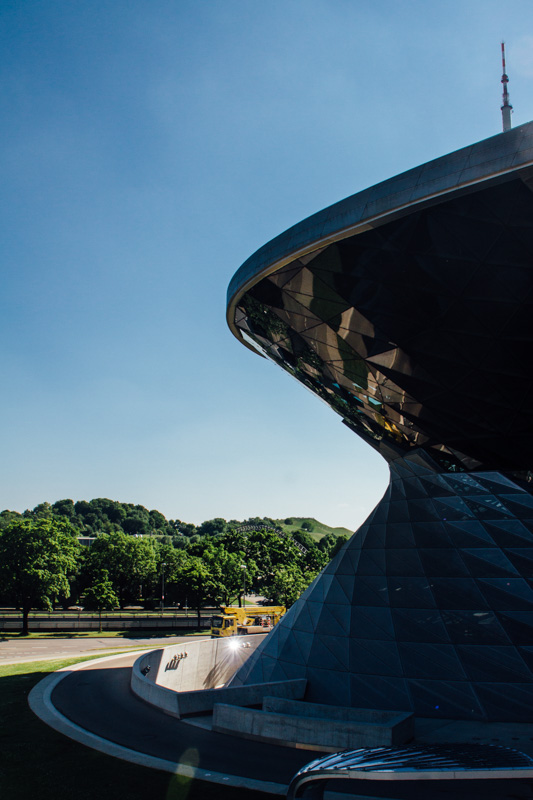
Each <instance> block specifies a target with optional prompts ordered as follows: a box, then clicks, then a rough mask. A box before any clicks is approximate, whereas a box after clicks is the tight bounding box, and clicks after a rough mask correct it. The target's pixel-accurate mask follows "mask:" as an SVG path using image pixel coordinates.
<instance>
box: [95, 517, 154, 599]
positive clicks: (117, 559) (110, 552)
mask: <svg viewBox="0 0 533 800" xmlns="http://www.w3.org/2000/svg"><path fill="white" fill-rule="evenodd" d="M103 570H107V572H108V574H109V579H110V581H111V583H112V585H113V589H114V591H115V592H116V594H117V596H118V599H119V603H120V607H121V608H123V607H124V605H125V604H126V603H129V602H132V601H133V600H136V599H138V597H139V595H140V586H141V585H143V586H144V587H145V589H144V594H148V592H147V591H146V586H147V585H149V586H151V585H152V584H153V583H154V582H155V581H156V579H157V568H156V550H155V544H154V542H153V541H152V540H151V539H149V538H146V539H138V538H135V537H134V536H128V535H127V534H125V533H123V532H122V531H115V532H114V533H109V534H108V533H105V534H102V535H101V536H99V537H98V538H97V539H96V541H95V542H94V543H93V544H92V545H91V548H90V549H89V552H88V553H87V555H86V557H85V564H84V570H83V581H84V583H85V585H86V586H90V585H91V584H92V583H93V581H94V580H95V578H96V576H98V575H100V574H101V573H102V571H103Z"/></svg>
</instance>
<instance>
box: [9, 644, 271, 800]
mask: <svg viewBox="0 0 533 800" xmlns="http://www.w3.org/2000/svg"><path fill="white" fill-rule="evenodd" d="M106 655H107V653H105V654H102V656H101V657H102V658H103V657H105V656H106ZM93 658H94V656H93ZM87 660H88V659H87V658H70V659H64V660H61V661H59V660H58V661H40V662H39V661H35V662H32V663H29V664H12V665H6V666H3V667H0V796H1V797H2V800H28V798H32V797H38V798H39V800H94V798H99V800H146V798H150V800H215V798H216V800H269V798H271V796H270V795H266V794H263V793H261V792H251V791H248V790H245V789H232V788H231V787H224V786H219V785H217V784H210V783H205V782H202V781H197V780H189V779H186V778H182V777H180V776H178V775H171V774H170V773H166V772H159V771H158V770H153V769H148V768H146V767H140V766H137V765H136V764H130V763H128V762H127V761H121V760H120V759H116V758H111V757H110V756H106V755H104V754H102V753H98V752H97V751H96V750H91V749H90V748H88V747H84V746H83V745H81V744H78V743H77V742H74V741H72V740H71V739H68V738H67V737H65V736H62V735H61V734H59V733H57V732H56V731H54V730H53V729H52V728H49V727H48V726H47V725H45V724H44V722H41V720H40V719H39V718H38V717H36V716H35V715H34V714H33V712H32V711H31V710H30V708H29V706H28V702H27V698H28V694H29V692H30V690H31V689H32V687H33V686H34V685H35V684H36V683H37V682H38V681H40V680H42V678H44V677H46V675H48V674H49V673H50V672H54V671H55V670H57V669H60V668H61V667H66V666H70V665H71V664H77V663H79V662H80V661H87Z"/></svg>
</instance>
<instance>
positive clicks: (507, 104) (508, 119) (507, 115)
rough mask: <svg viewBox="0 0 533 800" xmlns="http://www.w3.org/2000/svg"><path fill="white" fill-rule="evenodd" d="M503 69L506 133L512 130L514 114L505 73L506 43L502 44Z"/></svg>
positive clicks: (503, 115) (503, 108)
mask: <svg viewBox="0 0 533 800" xmlns="http://www.w3.org/2000/svg"><path fill="white" fill-rule="evenodd" d="M502 69H503V75H502V83H503V106H502V123H503V130H504V133H505V131H510V130H511V114H512V113H513V107H512V105H511V104H510V102H509V92H508V91H507V84H508V83H509V78H508V77H507V73H506V72H505V42H502Z"/></svg>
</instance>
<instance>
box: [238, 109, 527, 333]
mask: <svg viewBox="0 0 533 800" xmlns="http://www.w3.org/2000/svg"><path fill="white" fill-rule="evenodd" d="M528 167H533V122H527V123H525V124H524V125H520V126H519V127H517V128H513V129H512V130H511V131H507V132H506V133H505V134H501V133H500V134H497V135H496V136H491V137H490V138H489V139H484V140H483V141H481V142H477V143H476V144H473V145H470V146H469V147H463V148H461V150H456V151H455V152H453V153H449V154H448V155H445V156H441V157H440V158H437V159H435V160H433V161H428V162H427V163H426V164H422V165H421V166H419V167H415V168H414V169H410V170H408V171H407V172H402V173H401V174H400V175H396V176H395V177H393V178H389V179H388V180H386V181H382V182H381V183H378V184H376V185H375V186H371V187H370V188H368V189H364V190H363V191H362V192H358V193H357V194H353V195H351V196H350V197H347V198H346V199H345V200H341V201H340V202H338V203H334V204H333V205H331V206H328V207H327V208H325V209H323V210H322V211H318V212H317V213H316V214H312V216H310V217H307V218H306V219H304V220H302V222H298V223H297V224H296V225H293V226H292V227H291V228H288V230H286V231H284V233H281V234H280V235H279V236H276V237H275V238H274V239H272V240H271V241H270V242H267V244H265V245H263V246H262V247H260V248H259V250H256V252H255V253H254V254H253V255H252V256H250V258H248V259H247V260H246V261H245V262H244V264H242V265H241V267H240V268H239V269H238V270H237V272H236V273H235V275H234V276H233V278H232V279H231V282H230V284H229V287H228V293H227V301H228V322H229V326H230V328H231V330H232V331H233V333H235V334H236V335H237V336H238V334H237V332H236V329H235V326H234V324H233V319H232V317H231V312H232V309H233V308H234V306H235V302H236V300H237V298H238V297H239V296H240V295H241V294H242V293H243V292H244V291H246V289H248V288H249V287H250V286H251V285H253V284H254V283H256V282H257V280H258V279H259V278H261V277H264V276H265V275H266V274H268V273H269V272H272V271H273V270H276V269H279V268H280V267H281V266H283V265H284V264H286V263H288V262H289V261H292V260H294V259H296V258H298V257H300V256H302V255H306V254H307V253H311V252H313V251H314V250H316V249H317V248H319V247H324V246H325V245H327V244H330V243H331V242H335V241H339V240H340V239H344V238H346V237H347V236H352V235H354V234H357V233H361V232H362V231H364V230H368V229H369V228H373V227H377V226H378V225H382V224H383V223H384V222H388V221H390V220H392V219H395V218H396V217H397V216H400V215H402V214H405V213H409V212H410V211H412V210H413V208H414V207H415V206H416V207H422V206H424V205H427V204H429V203H431V202H435V200H437V201H438V199H439V198H442V196H443V195H446V194H450V193H451V194H455V193H457V192H460V191H462V190H464V189H466V188H468V187H473V186H475V185H476V184H478V183H479V182H480V181H493V180H497V179H498V178H501V177H505V176H506V175H509V174H516V173H517V172H520V171H522V170H523V169H526V168H528ZM238 338H239V337H238Z"/></svg>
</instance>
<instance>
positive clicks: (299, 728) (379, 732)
mask: <svg viewBox="0 0 533 800" xmlns="http://www.w3.org/2000/svg"><path fill="white" fill-rule="evenodd" d="M279 703H280V706H281V707H282V706H283V705H284V704H285V703H287V707H294V706H298V705H299V704H298V703H292V702H291V701H288V702H287V701H286V700H280V701H279ZM265 704H266V705H270V706H271V707H272V705H273V704H274V703H273V698H269V699H268V700H265ZM302 705H304V706H307V707H308V708H306V709H305V713H304V714H303V715H298V714H282V713H275V712H272V711H259V710H256V709H251V708H239V707H236V706H232V705H226V704H222V703H216V704H215V706H214V708H213V730H214V731H217V732H219V733H229V734H233V735H237V736H242V737H244V738H247V739H255V740H257V741H262V742H268V743H270V744H280V745H285V746H289V747H298V748H302V749H308V750H321V751H324V752H326V753H336V752H337V751H338V750H345V749H352V750H353V749H356V748H358V747H380V746H386V745H391V744H392V742H393V741H395V742H396V741H397V740H398V739H403V741H407V740H408V739H409V738H412V733H411V734H410V730H412V728H411V727H410V725H412V719H411V722H409V721H408V717H411V718H412V715H407V714H399V713H398V712H394V711H393V712H389V717H388V718H387V717H386V714H387V712H378V713H380V714H381V715H385V716H382V719H381V721H368V720H361V721H356V720H342V719H335V718H332V717H331V716H330V717H327V716H325V711H323V707H322V708H321V709H320V710H319V713H318V715H317V716H311V709H310V708H309V706H312V703H303V704H302ZM326 708H330V707H329V706H326ZM335 708H336V707H335V706H332V707H331V709H332V710H333V709H335ZM362 711H364V712H365V713H364V714H363V716H367V713H366V712H367V709H362ZM321 714H322V716H321ZM370 714H372V712H370ZM405 737H408V738H407V739H406V738H405Z"/></svg>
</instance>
